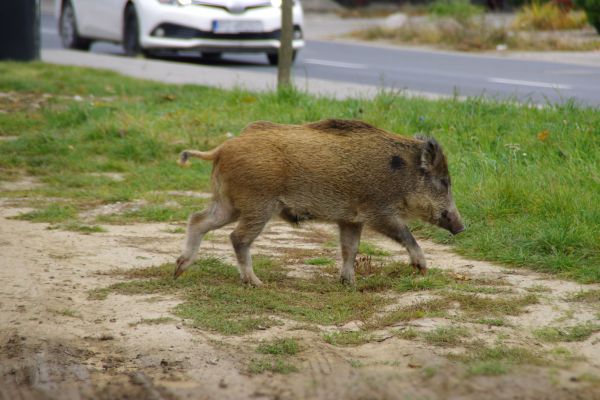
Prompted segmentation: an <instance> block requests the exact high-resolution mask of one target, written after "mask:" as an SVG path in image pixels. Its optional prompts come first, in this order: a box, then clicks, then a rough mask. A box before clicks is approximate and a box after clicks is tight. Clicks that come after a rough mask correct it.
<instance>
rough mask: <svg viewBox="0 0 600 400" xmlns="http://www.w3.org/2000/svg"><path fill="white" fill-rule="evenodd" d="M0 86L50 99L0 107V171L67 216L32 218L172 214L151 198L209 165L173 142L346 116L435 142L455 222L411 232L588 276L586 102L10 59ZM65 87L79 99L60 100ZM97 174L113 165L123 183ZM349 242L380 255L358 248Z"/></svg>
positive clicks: (591, 221)
mask: <svg viewBox="0 0 600 400" xmlns="http://www.w3.org/2000/svg"><path fill="white" fill-rule="evenodd" d="M477 37H479V32H478V34H477ZM459 42H460V43H463V42H464V40H460V41H459ZM0 91H2V92H11V93H14V94H15V95H14V96H15V97H16V98H17V100H18V101H17V102H16V104H27V102H32V101H34V100H35V99H38V98H40V97H41V96H43V95H45V94H47V95H50V97H48V100H47V101H44V102H42V103H40V104H39V107H28V106H22V107H21V106H19V107H15V108H14V109H11V111H10V112H8V113H3V114H0V134H1V135H4V136H16V137H17V138H16V140H10V141H2V142H0V170H1V171H19V173H22V174H28V175H33V176H35V177H37V178H38V179H39V180H40V181H41V182H42V183H43V184H44V185H43V186H41V187H38V188H34V189H32V190H29V191H26V192H27V193H26V194H27V197H52V198H58V199H60V204H62V203H67V204H69V209H68V210H67V211H65V210H60V208H61V207H59V206H57V205H53V206H50V207H46V206H42V207H41V208H40V209H39V210H37V211H36V212H34V213H29V214H28V216H27V217H25V218H29V219H30V220H32V221H41V222H50V223H59V222H65V221H67V220H71V219H73V216H74V215H76V212H77V211H82V210H84V209H86V208H87V207H88V206H89V204H90V203H94V204H110V203H114V202H118V201H120V202H128V201H133V200H139V199H145V200H148V204H147V208H146V209H144V210H141V211H138V212H133V213H131V214H129V215H127V216H126V217H122V216H121V218H124V219H123V220H124V221H125V222H128V221H177V222H183V221H184V220H185V219H186V218H187V214H188V212H189V211H191V210H192V209H196V208H202V207H201V204H198V203H196V204H198V206H194V204H192V203H186V204H181V202H180V200H179V199H178V200H177V202H178V203H179V205H180V206H179V207H172V206H168V205H165V202H164V199H158V198H154V197H153V196H152V193H155V192H166V191H171V190H181V191H187V190H193V191H198V190H207V189H208V187H209V179H210V171H211V165H210V163H207V162H201V161H198V162H194V163H192V165H191V167H190V168H179V167H178V166H177V165H176V164H175V162H174V159H175V158H176V156H177V154H178V153H179V152H180V151H181V150H183V149H184V148H197V149H200V150H203V149H210V148H212V147H214V146H216V145H218V144H219V143H221V142H223V141H224V140H226V135H225V133H226V132H234V133H235V134H237V133H238V132H239V131H240V130H241V129H242V128H243V127H244V126H246V125H247V124H248V123H249V122H251V121H256V120H273V119H274V122H279V123H305V122H308V121H315V120H319V119H322V118H331V117H337V118H359V119H362V120H365V121H367V122H369V123H372V124H374V125H376V126H378V127H381V128H383V129H387V130H390V131H392V132H397V133H401V134H412V133H413V132H421V133H424V134H428V135H432V136H435V137H436V138H437V139H438V141H439V142H440V143H441V144H442V145H443V147H444V149H445V151H446V154H447V155H448V159H449V166H450V170H451V173H452V178H453V179H452V181H453V192H454V198H455V200H456V203H457V205H458V207H459V209H460V211H461V214H462V215H463V217H464V220H465V224H466V226H467V230H466V231H465V232H464V233H462V234H460V235H457V236H456V237H451V236H450V235H449V234H448V233H447V232H444V231H442V230H441V229H439V228H434V227H430V226H427V225H425V224H414V225H413V228H414V229H415V230H416V233H417V234H418V235H420V236H425V237H429V238H432V239H433V240H435V241H438V242H441V243H446V244H450V245H452V246H454V248H455V249H456V250H457V251H458V252H460V253H461V254H463V255H465V256H468V257H476V258H482V259H487V260H492V261H497V262H501V263H505V264H509V265H513V266H523V267H529V268H532V269H535V270H539V271H544V272H551V273H554V274H558V275H560V276H562V277H567V278H571V279H575V280H578V281H580V282H600V240H599V239H598V226H600V208H598V207H597V203H598V201H597V200H598V193H599V192H600V175H599V173H598V171H600V128H599V127H600V113H598V110H597V109H595V108H586V107H582V106H579V105H577V104H576V103H575V102H573V101H565V102H564V103H563V104H560V105H556V104H548V105H547V106H546V107H541V108H539V107H523V106H521V105H518V104H514V103H513V102H508V101H507V102H495V101H488V100H485V99H482V98H469V99H467V100H465V101H458V100H453V99H446V100H437V101H430V100H426V99H415V98H406V97H402V96H399V95H396V94H395V93H392V92H382V93H380V94H379V95H378V96H377V97H376V98H374V99H372V100H366V99H350V100H341V101H340V100H333V99H329V98H316V97H313V96H309V95H305V94H302V93H299V92H295V91H284V92H280V93H261V94H255V93H250V92H246V91H242V90H232V91H223V90H220V89H213V88H206V87H201V86H191V85H166V84H160V83H155V82H148V81H142V80H136V79H132V78H128V77H124V76H121V75H118V74H115V73H112V72H107V71H98V70H92V69H83V68H75V67H60V66H52V65H46V64H43V63H14V62H4V63H2V64H0ZM76 95H77V96H80V97H81V98H82V99H83V101H76V100H74V99H73V97H74V96H76ZM102 173H120V174H122V177H123V180H122V181H116V180H114V179H110V178H109V177H108V176H103V175H101V174H102ZM96 174H100V175H96ZM5 175H7V174H2V175H1V176H5ZM9 175H10V176H13V175H14V174H13V173H12V172H11V174H9ZM10 176H8V177H9V178H10ZM159 200H160V201H159ZM196 200H197V199H196ZM56 203H57V204H58V202H56ZM524 210H525V211H526V212H524ZM115 219H117V217H115ZM363 251H364V252H365V253H367V252H368V253H371V254H386V253H387V252H384V253H381V252H376V251H375V252H374V253H373V249H371V250H366V249H364V245H363Z"/></svg>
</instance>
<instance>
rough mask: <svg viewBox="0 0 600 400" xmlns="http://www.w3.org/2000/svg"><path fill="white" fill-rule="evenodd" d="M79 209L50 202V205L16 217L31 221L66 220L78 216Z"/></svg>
mask: <svg viewBox="0 0 600 400" xmlns="http://www.w3.org/2000/svg"><path fill="white" fill-rule="evenodd" d="M76 213H77V209H76V208H74V207H73V206H71V205H68V204H64V205H61V204H50V205H49V206H47V207H45V208H42V209H38V210H34V211H30V212H26V213H22V214H19V215H18V216H17V217H15V218H16V219H22V220H24V221H31V222H50V223H58V222H65V221H67V220H70V219H72V218H75V217H76Z"/></svg>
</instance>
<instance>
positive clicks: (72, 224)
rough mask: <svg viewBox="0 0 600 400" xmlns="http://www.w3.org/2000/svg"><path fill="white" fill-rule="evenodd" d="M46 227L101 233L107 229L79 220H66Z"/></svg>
mask: <svg viewBox="0 0 600 400" xmlns="http://www.w3.org/2000/svg"><path fill="white" fill-rule="evenodd" d="M48 229H62V230H65V231H71V232H79V233H83V234H90V233H102V232H107V230H106V229H105V228H103V227H101V226H99V225H88V224H84V223H82V222H79V221H68V222H65V223H61V224H58V225H51V226H49V227H48Z"/></svg>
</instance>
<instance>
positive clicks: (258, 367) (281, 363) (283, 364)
mask: <svg viewBox="0 0 600 400" xmlns="http://www.w3.org/2000/svg"><path fill="white" fill-rule="evenodd" d="M298 371H299V369H298V367H296V366H295V365H294V364H292V363H290V362H289V361H286V360H283V359H281V358H276V357H265V358H258V359H252V360H251V361H250V363H249V365H248V372H249V373H251V374H262V373H264V372H272V373H274V374H282V375H286V374H291V373H292V372H298Z"/></svg>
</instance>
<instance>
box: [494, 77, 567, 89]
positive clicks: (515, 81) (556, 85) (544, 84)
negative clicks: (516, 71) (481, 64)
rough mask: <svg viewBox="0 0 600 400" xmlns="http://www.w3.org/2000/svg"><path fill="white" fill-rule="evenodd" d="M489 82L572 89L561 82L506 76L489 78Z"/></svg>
mask: <svg viewBox="0 0 600 400" xmlns="http://www.w3.org/2000/svg"><path fill="white" fill-rule="evenodd" d="M488 82H493V83H504V84H507V85H517V86H530V87H539V88H550V89H564V90H569V89H572V88H571V86H570V85H563V84H561V83H548V82H536V81H522V80H518V79H506V78H488Z"/></svg>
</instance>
